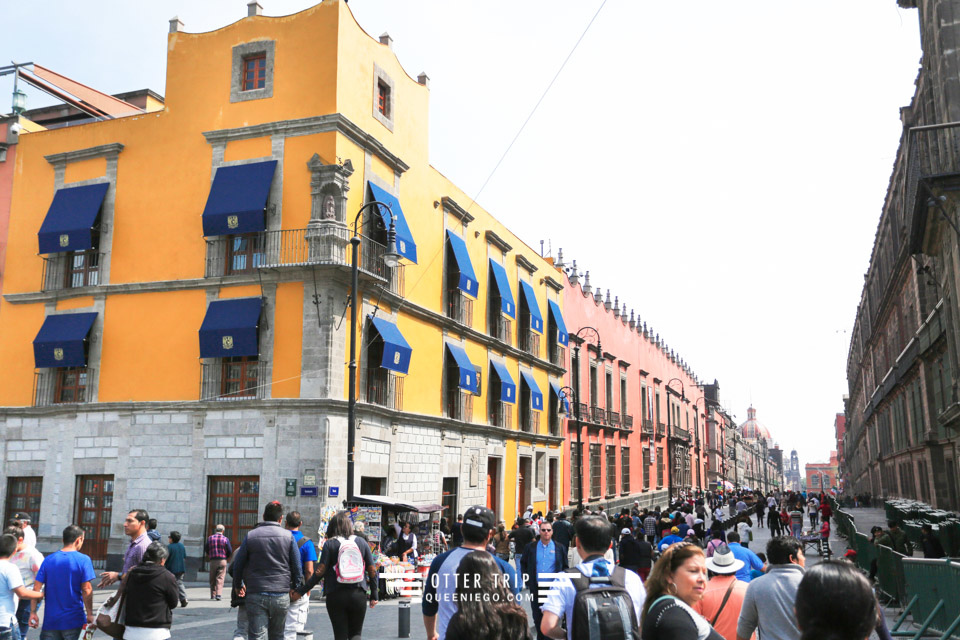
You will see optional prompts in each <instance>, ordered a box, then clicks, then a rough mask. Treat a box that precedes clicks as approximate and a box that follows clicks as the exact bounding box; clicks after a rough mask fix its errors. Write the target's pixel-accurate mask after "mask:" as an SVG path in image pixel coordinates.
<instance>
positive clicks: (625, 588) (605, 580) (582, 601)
mask: <svg viewBox="0 0 960 640" xmlns="http://www.w3.org/2000/svg"><path fill="white" fill-rule="evenodd" d="M576 533H577V551H578V552H579V554H580V557H581V558H583V562H581V563H580V564H578V565H577V566H576V568H574V569H570V570H568V571H567V575H568V576H569V577H566V576H565V577H564V578H561V579H560V580H558V583H559V584H556V585H554V587H553V591H552V593H551V595H550V597H549V598H548V599H547V602H546V604H544V605H543V621H542V622H541V623H540V629H539V631H541V632H542V633H543V634H544V635H545V636H547V637H548V638H557V639H558V640H560V639H562V638H567V639H568V640H574V639H576V640H600V639H601V638H630V639H632V640H639V638H640V629H639V620H640V614H641V612H642V610H643V601H644V598H645V596H646V592H645V590H644V587H643V582H642V581H641V580H640V576H638V575H637V574H636V573H634V572H633V571H627V570H626V569H624V568H623V567H617V566H614V565H613V564H611V563H610V562H608V561H607V560H605V559H604V557H603V554H605V553H606V552H607V550H608V549H609V548H610V545H611V544H612V543H613V539H612V538H611V536H610V524H609V522H607V519H606V518H598V517H590V516H587V517H584V518H581V519H580V520H578V521H577V525H576ZM597 609H600V610H605V611H607V612H614V613H616V612H619V615H603V616H599V617H598V616H597V615H596V614H594V616H593V619H591V617H590V615H589V614H588V613H587V612H588V611H596V610H597ZM561 616H563V617H564V619H565V620H566V628H567V630H566V632H564V630H563V628H562V627H561V624H560V617H561ZM624 620H627V621H628V622H627V624H626V625H624ZM625 626H626V627H627V628H625Z"/></svg>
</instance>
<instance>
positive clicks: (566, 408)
mask: <svg viewBox="0 0 960 640" xmlns="http://www.w3.org/2000/svg"><path fill="white" fill-rule="evenodd" d="M550 389H551V390H552V391H553V395H555V396H557V399H558V400H559V401H560V402H562V403H563V412H564V413H565V414H567V415H570V401H569V400H568V399H567V396H566V394H564V393H563V391H561V390H560V385H558V384H557V383H556V382H551V383H550Z"/></svg>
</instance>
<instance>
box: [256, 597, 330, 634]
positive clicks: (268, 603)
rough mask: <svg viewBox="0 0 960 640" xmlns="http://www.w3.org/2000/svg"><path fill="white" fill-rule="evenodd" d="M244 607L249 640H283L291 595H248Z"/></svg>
mask: <svg viewBox="0 0 960 640" xmlns="http://www.w3.org/2000/svg"><path fill="white" fill-rule="evenodd" d="M244 606H245V607H246V609H247V638H248V640H267V639H269V640H283V625H284V622H286V619H287V608H288V607H289V606H290V594H289V593H285V594H283V595H279V596H268V595H267V594H265V593H248V594H247V597H246V604H245V605H244ZM328 606H329V605H328Z"/></svg>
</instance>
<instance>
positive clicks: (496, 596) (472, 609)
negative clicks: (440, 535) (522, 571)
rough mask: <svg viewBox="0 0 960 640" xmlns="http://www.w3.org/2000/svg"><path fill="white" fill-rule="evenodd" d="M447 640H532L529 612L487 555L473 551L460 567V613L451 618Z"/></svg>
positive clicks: (458, 584) (458, 575)
mask: <svg viewBox="0 0 960 640" xmlns="http://www.w3.org/2000/svg"><path fill="white" fill-rule="evenodd" d="M446 637H448V638H469V639H470V640H532V637H531V635H530V627H529V623H528V622H527V613H526V611H524V609H523V607H522V606H520V605H519V604H518V603H517V602H516V600H515V599H514V597H513V594H512V593H511V592H510V588H509V586H508V585H507V584H506V580H504V576H503V572H502V571H501V570H500V566H499V565H498V564H497V563H496V561H494V559H493V556H492V555H490V554H489V553H487V552H486V551H471V552H470V553H468V554H467V555H465V556H464V557H463V559H462V560H461V561H460V565H459V566H458V567H457V612H456V613H454V614H453V617H452V618H450V624H449V625H447V633H446Z"/></svg>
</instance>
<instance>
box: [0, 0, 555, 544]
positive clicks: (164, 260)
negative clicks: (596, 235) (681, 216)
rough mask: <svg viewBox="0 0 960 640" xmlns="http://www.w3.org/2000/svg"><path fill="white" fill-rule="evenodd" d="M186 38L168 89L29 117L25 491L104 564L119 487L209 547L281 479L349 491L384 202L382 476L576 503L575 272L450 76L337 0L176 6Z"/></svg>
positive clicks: (291, 490)
mask: <svg viewBox="0 0 960 640" xmlns="http://www.w3.org/2000/svg"><path fill="white" fill-rule="evenodd" d="M251 6H252V7H254V10H252V12H253V13H255V9H256V5H255V4H254V5H251ZM167 50H168V61H167V95H166V97H165V104H164V107H163V109H162V110H158V111H154V112H150V113H145V114H139V115H135V116H130V117H124V118H117V119H113V120H107V121H102V122H95V123H89V124H82V125H78V126H72V127H65V128H61V129H56V130H49V131H40V132H35V133H28V134H24V135H22V136H21V138H20V144H19V150H18V154H17V166H16V173H15V178H14V189H13V198H12V213H11V220H10V231H9V246H8V251H7V259H6V264H5V268H4V274H5V284H4V295H3V302H2V307H0V357H2V361H3V362H4V367H3V370H2V373H0V405H2V406H3V409H2V410H0V420H2V424H3V425H4V431H3V434H4V440H3V443H4V455H5V460H6V464H5V467H4V469H5V470H4V477H3V480H2V482H3V483H4V485H5V486H4V487H2V489H3V490H4V491H5V495H6V496H7V508H8V510H11V509H15V510H21V509H26V508H28V507H29V508H31V509H35V513H36V514H37V517H38V521H39V524H40V527H39V529H40V531H39V533H40V535H41V538H42V539H46V540H48V541H51V542H52V540H53V539H54V537H56V536H59V531H60V530H61V528H62V527H63V526H64V525H66V524H67V523H69V522H72V521H76V522H79V523H80V524H81V525H83V526H85V527H86V528H87V530H88V532H89V533H88V540H89V541H90V542H88V545H89V546H90V547H91V551H92V553H93V554H94V555H95V556H96V558H97V559H99V560H101V561H103V560H104V559H105V557H106V555H107V553H108V552H109V553H110V554H111V555H113V554H115V553H119V552H120V551H121V549H122V546H121V545H122V544H123V541H122V528H121V523H122V521H123V518H124V516H125V513H122V512H121V511H120V509H117V510H113V511H112V512H111V509H110V505H112V503H113V502H114V501H117V502H118V503H119V504H121V505H123V507H122V508H124V509H125V508H126V507H127V505H131V506H132V505H136V506H138V507H143V508H146V509H147V510H148V511H149V512H150V513H151V515H152V516H154V517H157V518H158V519H159V520H160V522H161V526H162V527H163V528H165V529H179V530H180V531H183V532H185V540H186V542H187V543H188V544H192V545H194V546H196V545H197V544H198V543H199V541H200V540H201V539H202V538H203V536H204V535H205V534H206V533H207V532H208V530H209V528H210V527H212V526H213V525H214V524H215V523H218V522H222V523H223V524H225V525H227V528H228V533H229V534H230V535H231V537H233V539H234V540H235V541H239V539H240V537H241V536H242V533H243V532H244V531H245V530H247V529H248V528H249V527H251V526H252V525H253V524H254V523H255V522H256V521H257V520H258V519H259V512H260V510H261V506H262V505H263V504H265V503H266V502H267V501H270V500H274V499H279V500H281V501H282V502H283V503H284V505H285V506H289V507H291V508H297V509H298V510H300V511H301V512H302V513H303V514H304V519H305V521H306V523H307V524H308V526H312V525H313V524H315V523H317V521H318V519H319V514H320V511H321V508H322V507H323V505H325V504H327V503H331V502H337V503H338V502H339V501H340V500H342V499H343V498H344V497H345V493H346V485H347V481H346V468H347V465H346V457H347V456H346V454H347V420H346V416H347V396H348V389H347V386H348V385H347V384H346V380H347V379H348V367H347V359H348V356H347V353H348V346H349V345H348V341H349V326H350V313H349V310H348V309H347V308H346V301H347V299H348V294H349V290H350V272H351V268H350V260H351V257H350V238H351V236H352V235H353V228H354V223H355V218H357V216H358V212H360V211H361V208H363V207H364V205H365V203H370V202H373V201H374V200H377V201H379V202H386V203H387V204H388V205H391V206H390V209H389V210H388V209H387V208H381V207H379V206H376V205H374V206H371V207H366V208H365V209H364V213H363V214H362V215H360V216H359V219H358V221H357V222H358V225H359V227H358V228H359V233H360V235H361V236H362V241H361V244H360V261H359V269H360V288H359V291H360V296H361V299H362V303H361V304H360V305H358V309H357V310H358V312H359V314H358V315H359V320H358V322H357V333H358V345H359V346H358V350H357V353H358V362H359V366H358V374H357V388H358V391H359V394H358V395H359V404H358V409H357V417H358V429H357V440H356V443H357V449H356V451H357V455H356V460H357V462H356V470H355V479H354V480H355V485H356V490H355V491H356V492H357V493H360V494H382V495H388V496H390V497H391V498H393V499H396V500H400V501H403V502H407V503H413V504H424V503H442V504H444V505H445V506H447V507H448V511H447V512H446V513H447V514H452V515H454V516H455V515H456V513H457V512H462V511H463V510H464V509H465V508H466V507H467V506H469V505H471V504H477V503H481V504H489V505H490V506H492V507H493V508H494V509H495V510H496V511H497V513H498V515H499V516H500V517H501V518H504V519H506V520H508V521H509V520H511V519H512V518H514V517H516V516H517V515H518V513H520V512H522V511H523V509H524V507H525V506H526V505H527V504H533V506H534V509H535V510H542V511H546V510H547V509H548V508H550V507H555V506H558V505H559V502H560V500H559V486H560V478H562V477H563V470H562V469H561V460H562V458H561V454H560V444H561V443H562V436H561V435H560V433H561V430H560V424H561V420H560V418H561V416H560V415H559V413H558V411H559V407H558V401H557V390H558V389H559V385H560V384H561V383H560V380H561V379H562V376H563V372H564V370H563V368H562V364H563V360H562V356H563V350H562V349H561V348H558V343H560V342H563V341H565V340H566V336H565V330H564V329H563V322H562V319H557V318H556V315H557V311H556V309H559V308H560V307H559V306H558V305H562V300H561V291H562V286H561V282H562V278H561V274H560V272H559V271H558V270H557V269H556V268H554V267H553V265H552V263H551V262H550V261H549V260H544V259H543V258H541V257H540V256H539V255H538V254H537V253H536V252H535V251H534V250H532V249H530V248H529V247H527V246H526V245H524V244H523V243H522V242H521V241H520V240H519V239H518V238H516V237H515V236H514V235H513V234H511V233H510V231H509V230H508V229H507V228H506V227H504V226H503V225H502V224H501V223H500V222H498V221H497V220H495V219H494V218H493V217H492V216H491V215H490V214H488V213H487V212H485V211H483V210H481V209H480V208H479V207H477V206H476V205H471V206H469V207H468V206H466V205H467V204H468V203H470V202H471V199H470V197H469V195H467V194H465V193H463V192H462V191H460V190H459V189H457V187H456V186H454V185H453V184H451V183H450V182H449V181H448V180H447V179H446V178H444V176H443V175H442V174H441V173H440V172H439V171H437V170H436V169H434V168H433V167H432V166H431V165H430V164H429V159H428V154H427V150H428V144H427V133H428V98H429V87H428V79H427V77H426V76H425V75H421V76H420V77H418V78H416V79H415V78H412V77H410V76H409V75H408V74H407V73H406V72H405V71H404V69H403V68H402V66H401V65H400V62H399V61H398V60H397V58H396V56H395V55H394V53H393V52H392V50H391V47H390V41H389V38H384V39H383V41H379V42H378V41H377V40H375V39H373V38H371V37H370V36H369V35H368V34H366V33H365V32H364V31H363V29H362V28H361V27H360V26H359V25H358V24H357V23H356V21H355V20H354V17H353V15H352V14H351V12H350V11H349V9H348V7H347V4H346V3H344V2H338V1H330V0H328V1H326V2H323V4H321V5H317V6H315V7H313V8H311V9H307V10H305V11H303V12H300V13H298V14H295V15H292V16H286V17H279V18H274V17H265V16H260V15H250V16H248V17H246V18H244V19H242V20H239V21H238V22H235V23H233V24H230V25H229V26H226V27H224V28H222V29H219V30H217V31H213V32H210V33H201V34H191V33H186V32H184V31H183V25H182V23H180V22H179V21H177V20H173V21H171V25H170V34H169V39H168V49H167ZM391 212H392V213H391ZM391 221H393V226H394V227H395V229H396V234H397V247H398V251H399V253H400V254H401V262H400V265H399V266H398V267H396V268H390V267H387V266H386V264H385V262H384V260H383V259H382V256H383V253H384V251H385V245H387V228H386V227H388V226H390V223H391ZM38 254H39V255H38ZM549 301H552V302H554V303H556V304H554V305H548V302H549ZM17 505H20V506H17ZM191 555H196V554H195V553H192V554H191Z"/></svg>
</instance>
